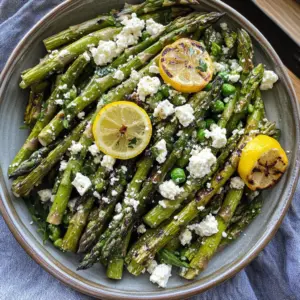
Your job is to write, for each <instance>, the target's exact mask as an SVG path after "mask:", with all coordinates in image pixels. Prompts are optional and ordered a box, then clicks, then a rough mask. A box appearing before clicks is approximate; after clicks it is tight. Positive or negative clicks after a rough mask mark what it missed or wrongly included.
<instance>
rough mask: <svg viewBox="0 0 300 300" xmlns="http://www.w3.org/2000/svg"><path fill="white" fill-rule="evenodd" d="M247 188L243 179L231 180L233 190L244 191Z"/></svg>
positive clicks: (235, 178)
mask: <svg viewBox="0 0 300 300" xmlns="http://www.w3.org/2000/svg"><path fill="white" fill-rule="evenodd" d="M244 186H245V183H244V181H243V180H242V179H241V177H239V176H236V177H232V178H231V180H230V187H231V188H232V189H237V190H242V189H243V188H244Z"/></svg>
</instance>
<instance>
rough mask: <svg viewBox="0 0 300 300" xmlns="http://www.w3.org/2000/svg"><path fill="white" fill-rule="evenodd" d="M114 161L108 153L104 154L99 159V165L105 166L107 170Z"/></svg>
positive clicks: (111, 166) (110, 168)
mask: <svg viewBox="0 0 300 300" xmlns="http://www.w3.org/2000/svg"><path fill="white" fill-rule="evenodd" d="M115 162H116V159H115V158H113V157H111V156H110V155H104V156H103V158H102V161H101V166H102V167H105V168H107V169H108V170H112V169H113V166H114V164H115Z"/></svg>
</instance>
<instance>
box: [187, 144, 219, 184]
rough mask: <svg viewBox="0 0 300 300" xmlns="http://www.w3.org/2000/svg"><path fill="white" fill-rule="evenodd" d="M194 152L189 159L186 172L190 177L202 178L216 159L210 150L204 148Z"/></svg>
mask: <svg viewBox="0 0 300 300" xmlns="http://www.w3.org/2000/svg"><path fill="white" fill-rule="evenodd" d="M195 152H196V151H195ZM195 152H194V153H193V154H192V156H191V157H190V162H189V165H188V167H187V170H188V171H189V172H190V174H191V176H192V177H194V178H203V177H204V176H205V175H207V174H208V173H209V172H210V170H211V167H212V166H213V165H214V164H215V163H216V161H217V159H216V157H215V156H214V155H213V153H212V152H211V149H210V148H204V149H203V150H201V151H199V152H196V153H195Z"/></svg>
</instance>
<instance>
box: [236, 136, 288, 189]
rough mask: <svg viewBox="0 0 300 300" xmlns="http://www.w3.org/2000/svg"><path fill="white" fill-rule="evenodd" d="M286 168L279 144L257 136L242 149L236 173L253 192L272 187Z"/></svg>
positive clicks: (283, 154) (285, 158)
mask: <svg viewBox="0 0 300 300" xmlns="http://www.w3.org/2000/svg"><path fill="white" fill-rule="evenodd" d="M287 166H288V158H287V156H286V153H285V152H284V150H283V149H282V147H281V146H280V144H279V143H278V142H277V141H276V140H275V139H273V138H271V137H269V136H267V135H258V136H257V137H255V138H254V139H253V140H251V141H250V142H249V143H248V144H247V145H246V146H245V148H244V149H243V151H242V154H241V159H240V162H239V166H238V173H239V174H240V176H241V178H242V179H243V181H244V182H245V184H246V185H247V186H248V187H249V188H250V189H251V190H253V191H255V190H257V189H265V188H268V187H271V186H273V185H274V184H275V183H276V182H277V181H278V180H279V179H280V178H281V176H282V174H283V173H284V172H285V170H286V168H287Z"/></svg>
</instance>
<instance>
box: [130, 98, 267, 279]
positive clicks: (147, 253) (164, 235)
mask: <svg viewBox="0 0 300 300" xmlns="http://www.w3.org/2000/svg"><path fill="white" fill-rule="evenodd" d="M261 106H262V104H261V99H260V98H257V99H256V101H255V110H254V112H253V113H252V114H251V115H250V116H249V118H248V120H247V127H246V130H245V131H246V134H245V135H244V136H243V137H242V139H241V140H240V142H239V144H238V146H237V148H236V150H235V151H234V152H233V153H232V155H231V157H230V158H229V161H228V162H227V164H226V165H225V166H224V168H223V169H222V170H220V171H219V172H218V173H217V174H216V175H215V176H214V178H213V179H212V181H211V187H210V188H205V189H203V190H201V191H200V192H198V194H197V196H196V198H195V199H194V200H192V201H191V202H190V203H188V204H187V205H186V206H185V207H184V208H183V209H182V210H181V211H180V212H179V213H178V214H177V215H176V216H175V217H174V219H172V220H171V221H170V223H169V224H167V225H165V226H163V227H162V228H158V229H157V231H156V234H155V235H154V236H152V237H151V238H149V239H147V240H146V241H145V243H144V244H143V245H142V246H141V247H139V249H138V250H136V252H135V253H134V254H133V256H132V257H131V261H130V263H129V265H128V271H129V272H130V273H132V274H134V275H139V274H140V268H139V267H138V266H141V265H143V264H145V262H146V261H147V259H149V258H150V257H151V256H152V257H153V256H154V254H155V253H156V252H157V251H159V250H160V249H162V248H163V247H164V246H165V245H166V244H167V243H168V242H169V241H170V240H171V239H172V238H173V237H174V236H176V235H177V234H178V233H179V230H180V228H183V227H184V226H186V225H187V224H188V223H189V222H191V221H192V220H193V219H194V218H196V217H197V215H198V211H199V210H198V208H201V209H202V207H203V206H204V207H205V206H206V204H207V203H208V202H209V201H210V200H211V198H212V197H213V196H214V195H215V194H217V192H218V191H219V190H220V189H221V188H222V187H223V185H224V184H225V183H226V182H227V180H228V179H229V178H230V177H231V176H232V175H233V174H234V172H235V171H236V168H237V165H238V162H239V158H240V153H241V150H242V149H243V148H244V146H245V145H246V144H247V142H248V141H250V140H251V139H252V138H253V134H250V132H251V131H252V130H253V129H256V128H258V125H259V122H260V120H261V119H262V114H263V112H262V109H261ZM128 260H130V258H128Z"/></svg>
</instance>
